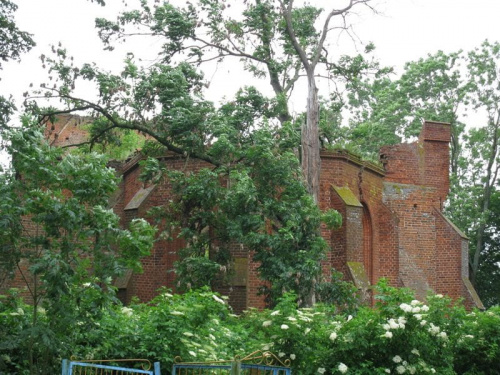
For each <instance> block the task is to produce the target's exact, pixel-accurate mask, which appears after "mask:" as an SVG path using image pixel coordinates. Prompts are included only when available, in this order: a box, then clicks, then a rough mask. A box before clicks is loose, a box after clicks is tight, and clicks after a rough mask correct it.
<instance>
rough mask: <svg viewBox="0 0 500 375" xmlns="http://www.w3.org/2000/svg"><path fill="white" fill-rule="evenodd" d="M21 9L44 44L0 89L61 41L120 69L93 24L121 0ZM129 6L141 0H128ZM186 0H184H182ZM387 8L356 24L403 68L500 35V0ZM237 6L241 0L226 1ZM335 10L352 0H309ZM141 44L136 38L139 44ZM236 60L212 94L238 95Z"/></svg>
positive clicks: (32, 69) (214, 76)
mask: <svg viewBox="0 0 500 375" xmlns="http://www.w3.org/2000/svg"><path fill="white" fill-rule="evenodd" d="M14 1H15V2H16V3H17V4H18V6H19V9H18V11H17V12H16V22H17V24H18V26H19V27H20V28H21V29H22V30H26V31H29V32H30V33H32V34H33V35H34V39H35V41H36V43H37V46H36V47H35V48H34V49H33V50H32V51H31V52H30V53H28V54H25V55H23V56H22V61H21V63H17V62H11V63H6V64H4V69H3V71H0V78H1V81H0V94H2V95H9V94H13V95H14V97H15V100H16V103H17V104H18V105H19V104H21V102H22V96H21V95H22V92H24V91H26V90H27V89H28V86H29V84H30V83H34V84H35V86H37V84H39V83H40V82H42V81H44V77H46V73H45V72H44V71H43V70H42V69H41V67H40V60H39V56H40V55H41V54H42V53H47V52H48V51H49V50H50V47H49V46H50V44H57V43H58V42H61V43H62V44H63V46H64V47H66V48H67V49H68V51H69V54H70V55H72V56H74V57H75V60H76V62H77V63H78V62H80V63H81V62H92V61H94V62H96V63H97V64H98V65H99V66H101V67H103V68H105V69H108V70H113V69H115V70H117V69H119V68H121V65H122V64H121V62H122V61H123V59H124V56H125V53H126V52H127V51H128V49H127V48H132V47H127V48H124V49H120V50H118V51H115V52H113V53H109V52H106V51H103V49H102V44H101V43H100V40H99V39H98V37H97V33H96V31H95V29H94V19H95V18H96V17H108V18H111V19H113V18H114V16H115V15H116V14H117V12H118V11H119V10H120V9H123V2H122V0H107V1H106V2H107V6H106V7H101V6H99V5H97V4H95V3H91V2H90V1H87V0H14ZM126 1H127V2H128V3H129V9H130V8H131V7H132V6H133V5H134V4H136V0H126ZM178 1H179V0H178ZM376 1H377V4H379V5H378V6H377V9H378V10H380V13H381V14H380V15H374V14H371V13H366V12H364V13H362V14H361V15H360V16H359V17H357V18H356V19H355V20H354V23H355V25H354V29H355V31H356V33H357V36H358V37H359V39H360V40H361V41H362V42H365V43H367V42H370V41H372V42H374V43H375V45H376V51H375V56H376V57H377V58H378V59H379V60H380V61H381V62H382V64H383V65H389V66H394V67H396V69H397V71H401V69H402V66H403V65H404V63H405V62H407V61H412V60H416V59H418V58H420V57H425V56H426V55H427V54H429V53H435V52H437V51H438V50H443V51H445V52H451V51H456V50H459V49H463V50H470V49H472V48H474V47H476V46H478V45H479V44H480V43H481V42H482V41H484V40H485V39H489V40H490V41H497V40H500V22H498V16H499V15H500V1H498V0H376ZM227 2H231V3H232V4H234V6H235V7H236V6H237V3H241V2H242V0H227ZM310 2H311V3H313V4H320V5H322V6H323V7H324V8H326V9H328V8H330V6H331V5H332V4H333V5H338V4H342V3H345V2H346V0H310ZM139 45H140V47H141V48H142V50H143V51H144V53H145V55H147V54H148V51H154V50H155V49H157V48H158V46H159V45H160V41H158V40H156V41H155V40H149V41H146V40H142V41H140V42H139ZM136 47H137V45H136ZM337 47H338V50H339V52H350V51H352V43H349V41H346V40H342V41H341V42H339V45H338V46H337ZM231 73H234V69H232V68H231V67H226V66H224V67H222V68H221V67H220V66H219V67H216V66H215V65H214V66H212V67H208V68H207V69H206V70H205V74H206V77H207V79H209V80H210V81H211V82H212V84H211V86H210V90H211V91H212V93H213V94H212V95H214V96H213V99H212V98H211V99H212V100H217V99H218V98H220V97H221V96H224V95H225V96H228V97H231V96H232V94H233V93H234V91H235V90H237V88H238V87H240V86H242V85H244V84H245V83H246V84H249V82H245V78H244V75H241V74H239V73H237V74H238V75H237V76H235V78H234V79H228V74H231ZM303 105H304V104H303V103H298V104H295V103H294V104H293V107H292V110H294V111H295V112H300V111H302V110H303V109H304V108H303Z"/></svg>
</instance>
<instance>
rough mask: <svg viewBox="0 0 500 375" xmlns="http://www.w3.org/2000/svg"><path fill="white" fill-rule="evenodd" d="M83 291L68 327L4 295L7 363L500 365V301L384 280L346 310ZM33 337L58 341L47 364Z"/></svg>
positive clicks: (321, 370)
mask: <svg viewBox="0 0 500 375" xmlns="http://www.w3.org/2000/svg"><path fill="white" fill-rule="evenodd" d="M79 293H80V296H81V298H80V301H79V303H80V305H79V307H78V308H77V309H76V310H77V311H75V312H74V313H73V315H72V316H73V319H74V322H73V324H72V325H70V327H66V328H63V327H59V328H57V325H55V324H54V322H52V321H51V319H53V318H51V316H50V315H49V314H48V313H44V312H43V310H40V311H39V314H38V321H37V324H36V326H33V324H32V318H33V311H32V308H31V307H30V306H27V305H25V304H24V303H22V301H21V300H20V299H19V298H18V297H16V295H15V294H12V295H9V296H5V297H3V298H1V299H0V317H1V318H2V319H1V320H0V334H1V335H2V338H4V337H5V339H2V340H1V342H0V353H1V354H0V366H1V367H0V372H2V373H5V374H14V373H15V374H24V373H26V374H28V373H33V374H34V373H51V372H50V371H52V373H54V371H56V370H58V368H59V366H60V359H61V358H63V357H66V358H67V357H70V356H71V355H74V356H76V357H77V358H81V359H103V358H148V359H150V360H154V361H160V362H161V367H162V374H168V373H169V371H170V369H171V367H172V364H173V361H174V358H175V357H176V356H180V357H181V358H182V360H183V361H200V362H203V361H214V360H230V359H232V358H234V356H236V355H238V356H240V357H244V356H245V355H247V354H249V353H252V352H254V351H268V350H269V351H271V352H273V353H275V354H276V355H277V356H278V358H279V359H280V360H282V361H285V360H286V359H289V360H290V362H291V366H292V368H293V371H294V373H295V374H300V375H313V374H314V375H316V374H320V375H321V374H324V375H329V374H342V373H346V374H387V373H389V374H432V373H436V374H445V375H446V374H469V375H472V374H476V375H479V374H484V375H486V374H499V373H500V372H499V370H498V363H500V349H499V347H500V346H499V342H500V309H499V308H492V309H490V310H489V311H486V312H480V311H472V312H468V311H467V310H466V309H464V307H463V306H462V305H461V304H460V303H457V304H453V303H452V301H451V300H450V299H448V298H446V297H443V296H440V295H431V296H429V297H428V298H427V301H426V302H425V303H424V302H421V301H417V300H415V299H414V297H413V294H412V293H411V292H410V291H408V290H406V289H396V288H392V287H390V286H388V285H387V283H386V282H384V281H382V282H381V283H379V285H378V286H377V288H376V293H375V294H376V305H375V307H374V308H370V307H359V308H358V309H356V310H345V312H342V313H339V311H342V310H339V308H338V307H337V306H334V305H331V304H318V305H316V306H315V307H314V308H297V303H296V300H297V298H296V296H294V295H286V296H285V297H283V298H282V299H281V300H280V301H279V303H278V304H277V306H276V307H275V308H274V309H273V310H264V311H258V310H255V309H250V310H249V311H248V312H246V313H245V314H242V315H241V316H236V315H234V314H232V313H231V310H230V308H229V307H228V305H227V303H226V302H225V300H224V298H223V297H220V296H219V295H217V294H214V293H213V292H212V291H210V290H209V289H208V288H204V289H201V290H198V291H190V292H188V293H186V294H183V295H172V294H170V293H168V291H166V290H164V291H162V292H161V294H160V295H159V296H158V297H156V298H155V299H154V300H153V301H151V302H150V303H148V304H143V303H133V304H131V306H128V307H124V306H121V305H119V304H110V303H109V300H105V301H101V302H98V303H96V302H95V301H98V300H99V299H98V298H97V297H96V296H95V295H94V294H96V293H97V294H99V289H98V288H97V286H92V285H87V286H85V287H83V288H82V289H81V290H79ZM21 310H22V312H21ZM35 328H36V329H35ZM30 340H31V341H30ZM30 342H32V343H35V344H36V345H38V347H40V348H43V347H44V343H48V349H46V350H45V351H43V350H40V351H39V352H38V353H37V355H40V360H42V359H43V358H45V359H47V361H46V362H40V364H39V366H38V367H37V371H39V372H33V371H34V370H33V369H30V368H29V366H28V365H29V363H28V361H27V360H26V358H25V355H24V350H25V349H26V345H29V343H30ZM48 354H50V355H51V356H52V357H49V356H48ZM42 364H43V365H44V366H45V367H42ZM46 369H48V370H50V371H48V370H47V371H44V370H46Z"/></svg>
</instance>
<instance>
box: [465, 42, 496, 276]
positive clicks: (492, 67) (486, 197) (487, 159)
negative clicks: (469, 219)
mask: <svg viewBox="0 0 500 375" xmlns="http://www.w3.org/2000/svg"><path fill="white" fill-rule="evenodd" d="M468 57H469V64H468V68H469V71H470V79H471V82H472V84H473V90H474V97H473V105H474V107H475V108H482V109H484V110H485V111H486V113H487V123H486V125H485V126H484V127H483V128H482V129H480V130H479V132H480V133H483V134H482V135H483V139H482V141H483V142H477V143H475V146H476V149H475V150H472V151H473V152H475V153H473V155H472V156H473V157H477V158H479V159H480V160H482V161H483V163H484V164H483V165H482V167H483V174H482V176H481V180H480V181H481V183H482V185H483V191H482V199H481V202H480V204H481V210H480V213H481V216H480V217H479V227H478V229H477V242H476V248H475V251H474V256H473V258H472V277H471V280H472V282H473V283H475V281H476V276H477V273H478V270H479V266H480V261H481V252H483V251H484V236H485V230H486V223H487V221H488V220H489V215H490V201H491V196H492V193H493V191H494V186H495V185H497V184H498V183H499V181H498V180H497V178H498V172H499V170H500V151H499V145H498V143H499V141H500V105H499V101H500V91H499V87H500V77H499V69H500V44H498V43H493V44H491V43H489V42H488V41H485V42H484V43H483V44H482V45H481V47H480V48H477V49H475V50H474V51H471V52H470V53H469V56H468Z"/></svg>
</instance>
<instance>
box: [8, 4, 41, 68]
mask: <svg viewBox="0 0 500 375" xmlns="http://www.w3.org/2000/svg"><path fill="white" fill-rule="evenodd" d="M16 10H17V5H16V4H15V3H14V2H12V1H10V0H0V60H1V61H8V60H19V58H20V56H21V54H22V53H25V52H28V51H29V50H30V49H31V48H32V47H33V46H35V42H34V41H33V39H32V38H31V37H32V35H31V34H29V33H27V32H26V31H21V30H19V28H18V27H17V26H16V24H15V22H14V20H13V13H14V12H15V11H16ZM0 69H2V64H1V63H0Z"/></svg>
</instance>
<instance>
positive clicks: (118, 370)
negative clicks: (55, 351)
mask: <svg viewBox="0 0 500 375" xmlns="http://www.w3.org/2000/svg"><path fill="white" fill-rule="evenodd" d="M105 362H111V363H119V362H135V363H141V364H142V367H143V368H142V369H136V368H131V367H120V366H116V365H112V364H109V365H105V364H103V363H105ZM139 374H141V375H161V374H160V363H159V362H155V363H154V364H153V369H151V362H149V361H148V360H138V359H132V360H130V359H126V360H123V359H121V360H102V361H101V360H99V361H70V360H67V359H63V362H62V375H139Z"/></svg>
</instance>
